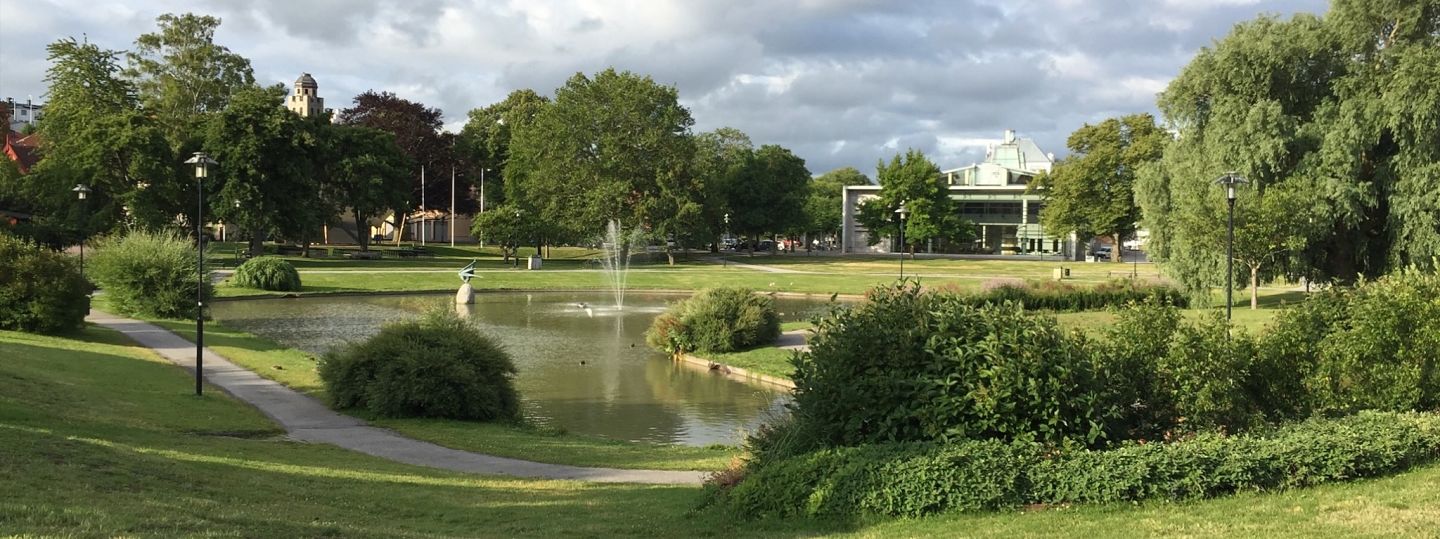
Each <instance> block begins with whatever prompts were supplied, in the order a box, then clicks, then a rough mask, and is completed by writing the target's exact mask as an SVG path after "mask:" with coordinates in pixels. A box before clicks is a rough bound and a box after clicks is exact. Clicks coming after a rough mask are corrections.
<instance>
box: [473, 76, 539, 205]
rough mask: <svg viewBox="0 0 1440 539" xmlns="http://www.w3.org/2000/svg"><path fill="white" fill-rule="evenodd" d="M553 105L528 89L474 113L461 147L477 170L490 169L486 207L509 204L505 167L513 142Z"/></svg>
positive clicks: (486, 177)
mask: <svg viewBox="0 0 1440 539" xmlns="http://www.w3.org/2000/svg"><path fill="white" fill-rule="evenodd" d="M549 104H550V99H549V98H547V97H545V96H542V95H540V94H537V93H535V91H534V90H531V89H528V88H526V89H523V90H515V91H513V92H510V95H508V96H505V100H504V101H501V102H499V103H495V104H493V105H490V106H487V107H484V108H478V109H472V110H471V111H470V114H469V120H468V121H466V122H465V127H464V128H463V129H461V130H460V137H459V139H458V140H457V146H458V147H459V151H460V152H462V154H463V155H465V157H466V158H467V159H468V160H469V161H470V162H471V163H472V164H473V165H472V166H473V167H475V168H483V169H485V170H486V172H485V185H484V187H483V188H484V194H485V204H486V206H499V205H500V204H503V203H504V202H505V187H504V186H505V165H506V164H507V163H509V162H510V139H511V138H512V137H513V136H514V133H515V129H516V127H517V126H522V125H529V124H530V123H531V122H533V121H534V120H535V116H536V115H537V114H539V113H540V111H541V110H542V109H544V108H545V106H547V105H549Z"/></svg>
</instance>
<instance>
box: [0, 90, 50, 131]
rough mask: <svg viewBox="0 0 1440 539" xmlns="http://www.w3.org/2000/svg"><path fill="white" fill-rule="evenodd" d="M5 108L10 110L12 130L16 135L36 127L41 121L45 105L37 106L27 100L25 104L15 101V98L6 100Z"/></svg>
mask: <svg viewBox="0 0 1440 539" xmlns="http://www.w3.org/2000/svg"><path fill="white" fill-rule="evenodd" d="M5 106H6V107H8V108H9V109H10V130H11V131H14V132H16V133H19V132H22V131H24V130H25V127H26V126H32V127H33V126H34V125H35V124H36V122H38V121H40V116H41V115H42V109H44V108H45V106H44V105H36V104H33V103H31V102H30V100H28V99H27V100H25V102H24V103H20V102H17V101H15V100H14V99H13V98H9V97H7V98H5Z"/></svg>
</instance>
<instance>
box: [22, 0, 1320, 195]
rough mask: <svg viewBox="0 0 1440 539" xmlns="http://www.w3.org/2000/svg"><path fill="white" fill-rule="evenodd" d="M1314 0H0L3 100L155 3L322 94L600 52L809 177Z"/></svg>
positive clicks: (1029, 122)
mask: <svg viewBox="0 0 1440 539" xmlns="http://www.w3.org/2000/svg"><path fill="white" fill-rule="evenodd" d="M1325 8H1326V2H1325V0H1269V1H1262V0H1009V1H1003V0H993V1H992V0H933V1H931V0H924V1H922V0H916V1H904V0H791V1H788V2H786V1H765V0H610V1H606V0H502V1H482V0H402V1H384V2H379V1H376V2H365V1H352V0H190V1H179V2H177V1H169V0H127V1H123V2H116V1H109V0H0V97H13V98H15V99H17V100H24V99H26V98H28V97H33V98H34V99H36V100H37V101H43V100H44V97H43V96H44V94H45V91H46V88H45V84H44V76H45V68H46V66H47V64H46V61H45V45H46V44H47V43H50V42H52V41H54V40H56V39H59V38H62V37H66V36H75V37H80V36H81V35H82V34H84V35H85V36H87V37H88V39H89V40H91V41H92V42H95V43H98V44H100V45H101V46H104V47H107V48H113V49H125V48H128V47H130V45H131V44H132V43H133V42H134V40H135V37H136V36H138V35H140V34H141V33H144V32H148V31H151V30H153V29H154V27H155V24H154V19H155V17H156V16H157V15H160V14H162V13H167V12H176V13H178V12H185V11H193V12H197V13H208V14H211V15H216V16H219V17H221V18H222V19H223V21H224V22H223V24H222V25H221V28H220V30H219V32H218V33H217V35H216V41H218V42H219V43H220V44H222V45H225V46H228V47H230V49H231V50H233V51H236V52H238V53H240V54H242V55H244V56H246V57H248V58H250V60H251V62H252V63H253V65H254V69H255V76H256V78H257V79H259V80H261V81H263V82H265V83H267V84H268V83H275V82H283V83H286V84H290V83H292V82H293V81H294V80H295V78H296V77H297V76H299V74H300V73H301V72H310V73H312V74H313V75H314V77H315V79H316V80H317V81H319V84H320V94H321V96H322V97H324V98H326V105H327V106H329V107H332V108H337V109H339V108H343V107H345V106H348V104H349V101H350V98H352V97H353V96H354V95H355V94H357V93H360V92H362V91H364V90H367V89H376V90H388V91H392V92H395V93H396V94H399V95H400V96H401V97H405V98H407V99H412V100H416V101H420V102H422V103H425V104H427V105H429V106H434V107H439V108H440V109H442V110H443V111H444V112H445V121H446V126H447V128H449V129H453V130H458V129H459V128H460V126H462V125H463V124H464V121H465V113H466V112H467V111H469V110H470V109H472V108H475V107H480V106H484V105H487V104H490V103H494V102H496V101H499V100H501V99H503V98H504V96H505V95H506V94H507V93H509V92H510V91H511V90H514V89H518V88H533V89H535V90H536V91H538V92H540V93H542V94H551V93H553V91H554V88H555V87H557V86H559V85H560V84H562V83H563V82H564V80H565V79H566V78H568V77H569V76H570V75H572V74H574V73H575V72H586V73H593V72H595V71H598V70H601V69H604V68H605V67H607V66H615V67H617V68H620V69H628V70H631V71H635V72H639V73H646V74H649V75H651V76H653V77H654V78H655V80H657V81H659V82H661V83H664V84H672V85H674V86H676V87H677V88H679V91H680V98H681V100H682V102H683V103H684V104H685V105H686V106H688V107H689V108H690V110H691V113H692V114H693V116H694V117H695V120H696V126H695V128H696V131H697V132H698V131H706V130H710V129H714V128H716V127H722V126H733V127H737V128H740V129H741V130H743V131H745V132H746V133H748V134H749V135H750V137H751V138H752V139H753V140H754V141H755V143H756V144H780V145H782V146H785V147H788V148H790V149H792V150H794V151H795V152H796V153H798V154H799V155H800V156H801V157H803V158H804V159H805V160H806V162H807V164H808V166H809V168H810V170H811V171H812V172H815V173H820V172H823V171H826V170H830V169H833V168H836V167H841V166H855V167H857V168H859V169H860V170H861V171H863V172H865V173H866V174H870V175H873V173H874V167H875V162H876V161H877V160H878V159H880V158H882V157H888V156H891V155H893V154H894V153H895V152H896V151H903V150H904V149H906V148H912V147H913V148H918V149H921V150H923V151H924V152H926V153H927V154H929V155H930V156H931V157H932V159H934V160H935V161H936V162H937V163H938V164H939V165H940V166H941V167H942V168H952V167H956V166H963V165H967V164H969V163H971V162H973V161H975V160H977V159H979V158H980V157H981V156H983V154H984V147H985V145H986V144H987V143H990V142H992V141H995V140H997V139H999V138H1000V136H1001V133H1002V132H1003V130H1004V129H1007V128H1010V129H1015V130H1016V131H1017V132H1019V134H1020V136H1028V137H1032V138H1034V139H1036V141H1037V142H1038V143H1039V144H1040V146H1041V147H1042V148H1044V149H1046V150H1048V151H1052V152H1055V153H1057V154H1059V155H1064V153H1065V149H1064V143H1065V137H1066V136H1067V135H1068V134H1069V133H1070V132H1071V131H1073V130H1074V129H1075V128H1077V127H1080V126H1081V125H1082V124H1084V123H1086V122H1094V121H1097V120H1100V119H1104V118H1106V117H1109V116H1114V115H1119V114H1126V113H1132V112H1154V110H1155V109H1154V101H1155V100H1154V96H1155V93H1156V92H1158V91H1160V90H1162V89H1163V88H1164V87H1165V84H1166V83H1167V82H1168V81H1169V80H1170V79H1171V78H1172V77H1174V76H1175V74H1176V73H1177V72H1178V70H1179V69H1180V68H1181V67H1182V66H1183V65H1184V64H1185V63H1186V62H1187V61H1188V60H1189V59H1190V58H1191V57H1192V56H1193V55H1194V54H1195V52H1196V51H1197V50H1199V49H1200V48H1201V47H1203V46H1206V45H1208V44H1210V43H1211V41H1212V40H1214V39H1217V38H1219V37H1222V36H1224V35H1225V34H1226V33H1228V32H1229V30H1230V28H1231V27H1232V26H1233V25H1234V24H1235V23H1237V22H1240V21H1244V20H1247V19H1251V18H1254V17H1256V16H1257V15H1259V14H1262V13H1268V14H1276V15H1280V16H1284V17H1288V16H1289V15H1290V14H1292V13H1296V12H1314V13H1320V12H1323V11H1324V10H1325Z"/></svg>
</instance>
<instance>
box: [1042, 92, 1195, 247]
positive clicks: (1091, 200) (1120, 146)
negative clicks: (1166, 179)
mask: <svg viewBox="0 0 1440 539" xmlns="http://www.w3.org/2000/svg"><path fill="white" fill-rule="evenodd" d="M1169 140H1170V135H1169V134H1168V133H1166V132H1165V131H1164V130H1163V129H1160V128H1159V127H1157V126H1156V125H1155V119H1154V118H1153V117H1151V116H1150V115H1149V114H1131V115H1129V116H1124V117H1120V118H1110V119H1107V120H1105V121H1103V122H1100V123H1098V124H1095V125H1090V124H1085V125H1084V126H1083V127H1081V128H1080V129H1077V130H1075V132H1074V133H1071V134H1070V138H1069V140H1068V141H1067V142H1066V146H1067V147H1068V148H1070V152H1071V153H1070V156H1069V157H1066V158H1065V159H1062V160H1060V162H1058V163H1055V168H1054V170H1053V171H1052V172H1051V173H1049V174H1041V175H1040V176H1039V177H1037V178H1036V179H1035V182H1034V183H1033V184H1032V189H1034V190H1035V191H1038V192H1039V193H1040V194H1041V196H1042V197H1043V198H1044V201H1045V205H1044V206H1042V207H1041V210H1040V223H1041V224H1042V225H1043V226H1044V227H1045V230H1046V231H1047V232H1049V233H1050V235H1052V236H1056V237H1064V236H1067V235H1069V234H1070V233H1071V232H1078V233H1079V235H1080V236H1081V237H1085V238H1089V237H1091V236H1109V237H1111V238H1113V239H1114V245H1115V247H1116V248H1115V249H1112V250H1111V257H1112V259H1113V260H1114V261H1116V262H1119V261H1120V249H1119V246H1120V243H1121V240H1122V238H1123V237H1125V236H1128V235H1130V234H1132V233H1133V232H1134V231H1135V228H1136V224H1137V223H1138V222H1139V221H1140V208H1139V206H1137V205H1136V204H1135V194H1134V185H1135V175H1136V174H1137V172H1138V171H1139V170H1140V169H1141V168H1142V167H1144V166H1146V165H1148V164H1149V163H1152V162H1154V161H1156V160H1158V159H1159V158H1160V154H1161V152H1162V151H1163V150H1164V149H1165V143H1166V142H1168V141H1169Z"/></svg>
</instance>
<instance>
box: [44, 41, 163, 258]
mask: <svg viewBox="0 0 1440 539" xmlns="http://www.w3.org/2000/svg"><path fill="white" fill-rule="evenodd" d="M47 50H48V52H49V59H50V62H51V65H50V69H49V70H48V72H47V74H46V82H48V83H49V85H50V91H49V99H50V102H49V103H48V104H47V105H46V107H45V121H44V122H41V123H40V129H41V131H40V141H41V150H42V152H43V154H44V155H45V156H46V158H45V159H43V160H41V161H40V163H39V165H37V166H36V168H35V170H34V173H33V174H31V175H30V177H28V178H26V179H25V181H26V182H28V183H29V184H30V186H31V187H32V188H27V189H25V191H26V192H28V193H30V195H31V200H32V202H33V203H34V204H35V206H34V208H33V209H34V210H35V211H36V213H37V215H38V216H37V221H38V222H39V223H40V224H44V223H45V222H47V221H53V220H54V219H53V218H54V217H57V216H59V215H67V216H71V217H74V219H69V220H67V221H66V224H65V225H64V226H63V228H65V229H67V230H72V231H75V232H77V233H78V236H77V237H75V238H72V241H73V240H77V239H80V238H83V237H86V236H89V235H90V234H92V233H96V232H103V231H107V230H110V229H113V228H114V227H116V226H118V225H119V224H120V223H121V222H123V220H124V219H125V218H126V216H127V211H126V210H127V208H128V210H129V211H128V215H129V217H130V218H131V219H133V220H134V221H135V222H136V224H139V225H142V226H147V227H153V226H161V225H164V224H167V223H169V222H171V221H173V219H174V216H175V213H177V212H176V211H174V210H175V208H174V207H173V206H171V205H170V204H167V203H166V201H167V200H168V199H170V198H172V197H173V193H174V192H176V191H181V190H183V186H176V185H175V184H174V183H173V182H172V181H171V180H173V176H172V173H173V169H174V168H175V166H176V165H175V163H174V160H173V154H171V153H170V149H169V148H168V147H167V146H166V144H165V141H164V139H163V138H162V137H161V136H160V132H159V131H158V129H157V127H156V125H155V123H154V121H153V120H152V119H151V118H150V117H149V115H147V114H146V113H145V111H144V110H142V109H141V107H140V104H139V102H138V101H137V99H136V98H135V88H134V86H133V85H132V84H131V83H130V82H128V81H126V80H124V79H123V78H121V77H120V66H119V64H118V57H119V53H118V52H117V51H109V50H105V49H101V48H100V47H98V46H96V45H94V44H92V43H88V42H79V41H76V40H74V39H62V40H59V41H56V42H54V43H52V44H50V45H49V46H48V47H47ZM77 183H84V184H86V185H88V186H89V187H90V189H91V193H90V197H89V198H88V199H87V200H86V202H85V203H84V207H83V209H81V207H80V204H79V203H77V202H76V201H75V194H74V193H71V192H70V189H71V188H72V187H73V186H74V185H75V184H77Z"/></svg>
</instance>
